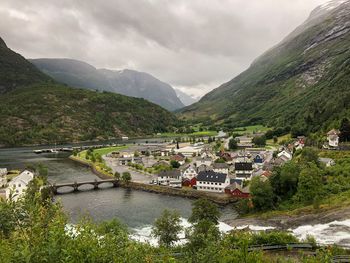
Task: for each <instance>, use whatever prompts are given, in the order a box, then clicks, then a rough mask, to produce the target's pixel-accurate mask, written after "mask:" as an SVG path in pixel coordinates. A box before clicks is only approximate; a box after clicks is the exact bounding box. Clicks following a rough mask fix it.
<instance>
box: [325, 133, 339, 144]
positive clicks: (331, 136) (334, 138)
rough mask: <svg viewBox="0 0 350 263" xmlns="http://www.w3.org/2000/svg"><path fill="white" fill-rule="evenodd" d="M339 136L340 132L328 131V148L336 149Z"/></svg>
mask: <svg viewBox="0 0 350 263" xmlns="http://www.w3.org/2000/svg"><path fill="white" fill-rule="evenodd" d="M339 134H340V132H339V131H338V130H335V129H333V130H330V131H329V132H328V133H327V140H328V145H329V146H330V147H338V146H339Z"/></svg>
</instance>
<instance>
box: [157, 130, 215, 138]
mask: <svg viewBox="0 0 350 263" xmlns="http://www.w3.org/2000/svg"><path fill="white" fill-rule="evenodd" d="M217 134H218V133H217V132H216V131H196V132H193V133H175V132H165V133H162V134H161V135H157V137H185V136H199V137H204V136H216V135H217Z"/></svg>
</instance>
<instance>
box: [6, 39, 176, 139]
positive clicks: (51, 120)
mask: <svg viewBox="0 0 350 263" xmlns="http://www.w3.org/2000/svg"><path fill="white" fill-rule="evenodd" d="M0 52H1V54H0V55H1V56H0V83H1V90H2V93H1V94H0V105H1V107H0V122H1V126H0V145H23V144H45V143H54V142H57V143H59V142H74V141H85V140H94V139H108V138H116V137H120V136H122V135H128V136H140V135H149V134H153V133H157V132H163V131H167V128H168V127H172V126H173V125H174V123H175V122H176V118H175V116H174V115H173V114H171V113H170V112H168V111H166V110H165V109H163V108H161V107H160V106H158V105H155V104H153V103H151V102H148V101H146V100H145V99H139V98H132V97H127V96H124V95H119V94H114V93H110V92H95V91H89V90H84V89H76V88H70V87H67V86H64V85H61V84H58V83H56V82H55V81H54V80H52V79H50V78H49V77H47V76H46V75H44V74H42V73H41V72H40V71H39V70H37V69H36V68H35V67H34V66H33V65H32V64H31V63H29V62H28V61H27V60H25V59H24V58H23V57H22V56H20V55H19V54H17V53H15V52H13V51H12V50H10V49H9V48H7V47H6V45H5V43H4V42H3V41H2V40H1V41H0Z"/></svg>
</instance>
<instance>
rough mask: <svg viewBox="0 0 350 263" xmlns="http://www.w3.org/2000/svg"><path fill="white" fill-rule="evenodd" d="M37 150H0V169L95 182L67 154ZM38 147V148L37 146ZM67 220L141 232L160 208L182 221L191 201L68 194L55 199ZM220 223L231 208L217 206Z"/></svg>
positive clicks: (139, 194)
mask: <svg viewBox="0 0 350 263" xmlns="http://www.w3.org/2000/svg"><path fill="white" fill-rule="evenodd" d="M37 148H38V147H23V148H9V149H0V167H6V168H8V169H23V168H24V167H25V166H26V164H36V163H42V164H44V165H45V166H46V167H47V168H48V171H49V176H48V178H49V181H50V182H52V183H54V182H55V183H63V182H74V181H77V182H79V181H87V180H94V179H97V180H98V179H99V178H98V177H97V176H95V174H93V173H92V172H91V171H90V169H89V168H87V167H85V166H82V165H80V164H78V163H76V162H73V161H71V160H70V159H68V156H69V153H59V154H52V153H49V154H35V153H33V150H34V149H37ZM39 148H40V147H39ZM56 200H57V201H59V202H61V203H62V205H63V208H64V210H65V211H66V213H67V214H68V215H69V217H70V219H71V221H72V222H73V223H74V222H77V221H78V220H79V219H80V218H81V217H82V216H85V215H88V216H90V217H91V218H92V219H94V220H95V221H102V220H109V219H113V218H118V219H119V220H120V221H121V222H123V223H124V224H126V225H127V226H128V227H129V228H130V229H134V230H137V231H140V232H144V229H147V228H149V226H150V225H152V224H153V222H154V220H155V219H156V218H157V217H159V215H160V214H161V213H162V211H163V210H164V209H166V208H167V209H175V210H177V211H178V212H179V213H180V214H181V217H183V218H184V219H186V218H188V217H189V215H190V213H191V205H192V202H193V200H192V199H188V198H182V197H176V196H166V195H161V194H155V193H148V192H143V191H137V190H130V189H124V188H109V189H103V190H98V191H85V192H78V193H68V194H62V195H58V196H56ZM220 210H221V212H222V220H224V219H225V218H234V217H236V213H235V211H234V210H233V209H232V208H231V206H225V207H220Z"/></svg>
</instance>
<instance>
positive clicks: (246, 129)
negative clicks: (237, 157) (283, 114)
mask: <svg viewBox="0 0 350 263" xmlns="http://www.w3.org/2000/svg"><path fill="white" fill-rule="evenodd" d="M267 130H269V128H268V127H266V126H263V125H252V126H243V127H238V128H234V129H233V132H235V133H241V134H246V133H250V134H253V133H257V132H266V131H267Z"/></svg>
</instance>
